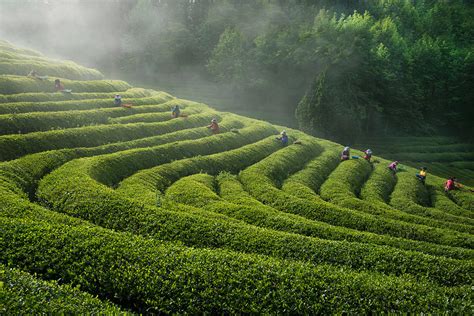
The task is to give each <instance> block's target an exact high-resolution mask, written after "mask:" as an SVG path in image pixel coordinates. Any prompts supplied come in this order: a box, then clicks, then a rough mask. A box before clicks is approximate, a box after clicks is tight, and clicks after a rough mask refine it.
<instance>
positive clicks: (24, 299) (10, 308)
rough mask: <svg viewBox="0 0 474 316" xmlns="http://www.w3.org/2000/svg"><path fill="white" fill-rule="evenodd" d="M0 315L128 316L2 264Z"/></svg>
mask: <svg viewBox="0 0 474 316" xmlns="http://www.w3.org/2000/svg"><path fill="white" fill-rule="evenodd" d="M0 301H1V302H2V304H1V305H0V313H1V314H4V315H22V314H36V315H39V314H114V315H117V314H119V315H128V314H129V313H125V312H122V311H121V310H120V309H119V308H118V307H115V306H113V305H112V304H110V303H107V302H101V301H100V300H99V299H97V298H95V297H93V296H92V295H90V294H88V293H85V292H81V291H80V290H79V289H78V288H73V287H71V286H69V285H58V283H57V282H54V281H43V280H40V279H38V278H36V277H33V276H32V275H30V274H28V273H26V272H21V271H19V270H16V269H11V268H6V267H5V266H3V265H1V264H0Z"/></svg>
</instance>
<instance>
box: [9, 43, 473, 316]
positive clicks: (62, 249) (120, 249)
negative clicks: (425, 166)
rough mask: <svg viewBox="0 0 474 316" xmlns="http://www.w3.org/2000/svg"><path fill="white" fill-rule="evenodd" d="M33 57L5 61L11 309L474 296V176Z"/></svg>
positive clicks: (403, 303)
mask: <svg viewBox="0 0 474 316" xmlns="http://www.w3.org/2000/svg"><path fill="white" fill-rule="evenodd" d="M7 54H8V55H11V56H12V59H15V60H21V61H22V63H25V64H28V65H33V64H34V63H35V62H36V61H37V60H38V58H39V57H41V58H43V57H42V56H41V55H40V54H39V53H35V52H31V51H28V50H26V51H25V50H22V49H20V48H16V47H14V46H12V45H9V44H3V42H2V44H1V45H0V56H3V55H7ZM16 55H21V56H16ZM7 63H8V62H7ZM41 63H42V65H43V64H44V65H45V66H44V68H41V69H42V70H41V75H47V76H51V77H50V78H49V79H48V80H41V79H36V78H26V77H24V76H18V74H19V73H22V71H19V70H18V71H17V70H12V71H10V70H8V69H17V68H16V67H15V65H16V62H13V63H8V64H9V66H8V67H5V68H4V69H6V70H5V71H6V73H3V74H1V75H0V82H1V88H0V91H1V92H0V93H2V95H0V161H1V162H0V231H1V232H2V238H0V268H1V270H2V271H1V274H0V275H1V277H2V279H1V280H0V281H2V282H5V284H7V282H8V286H4V285H3V283H0V294H1V296H0V297H2V299H1V301H2V305H0V311H1V312H2V313H6V314H10V313H21V312H25V311H34V312H36V313H41V312H44V313H48V312H51V311H53V312H55V313H60V312H66V313H67V312H68V311H70V310H71V306H75V305H78V306H82V307H83V308H84V309H87V306H91V308H94V310H96V311H97V313H110V312H114V313H116V312H118V311H119V309H120V310H121V311H124V312H126V311H130V312H138V313H145V314H146V313H242V312H243V313H272V314H274V313H295V314H315V313H320V314H326V313H346V312H347V313H368V312H417V313H420V312H423V313H445V312H453V313H460V314H461V313H463V314H464V313H466V314H468V313H472V312H473V301H472V286H473V285H474V284H473V273H474V261H473V259H474V250H473V246H474V235H473V232H474V197H473V195H472V194H471V193H470V192H468V191H467V190H458V191H455V192H453V193H450V194H449V195H447V194H446V193H444V191H443V182H444V179H442V178H438V177H436V176H431V175H430V176H429V178H428V180H427V183H426V186H424V185H422V184H421V183H420V182H419V181H418V180H417V179H416V178H415V176H414V175H415V173H416V170H415V169H411V168H409V167H406V168H405V169H404V171H403V172H400V173H398V174H397V175H396V176H392V174H391V173H390V172H389V171H388V169H387V165H388V163H389V161H387V160H384V159H382V158H379V157H377V158H376V159H377V160H378V161H379V163H373V164H371V163H369V162H367V161H365V160H363V159H351V160H349V161H345V162H342V163H341V162H339V153H340V151H341V149H342V146H341V145H339V144H336V143H333V142H329V141H326V140H323V139H318V138H315V137H311V136H308V135H306V134H304V133H302V132H300V131H297V130H292V129H286V130H287V132H288V134H289V138H290V139H289V144H288V145H287V146H284V145H282V144H281V142H280V141H277V140H276V139H275V138H276V136H277V135H278V134H279V132H280V131H281V130H282V129H285V128H284V127H281V126H274V125H272V124H269V123H267V122H264V121H258V120H254V119H250V118H246V117H243V116H239V115H235V114H232V113H225V112H218V111H216V110H214V109H212V108H210V107H208V106H206V105H204V104H201V103H197V102H192V101H188V100H182V99H177V98H175V97H173V96H171V95H169V94H167V93H165V92H160V91H153V90H145V89H140V88H133V87H131V86H130V85H128V84H127V83H125V82H122V81H112V80H107V81H106V80H100V81H94V80H93V81H90V80H89V79H91V78H88V77H81V78H77V77H75V73H74V72H71V73H67V72H65V73H64V78H61V80H62V82H63V83H64V84H65V88H66V89H72V93H61V92H56V93H53V92H52V91H54V87H53V86H54V83H53V81H54V79H56V77H53V76H56V73H55V72H54V71H55V69H56V64H55V63H54V62H50V61H49V60H48V59H46V58H44V59H41ZM48 67H51V68H48ZM38 69H39V68H38ZM49 69H51V70H49ZM49 71H51V72H49ZM91 72H93V73H95V71H93V70H91ZM50 80H51V81H50ZM116 93H120V94H121V95H122V98H123V101H122V102H123V103H125V104H132V105H133V106H132V107H131V108H125V107H117V106H115V105H114V100H113V96H114V94H116ZM175 105H179V106H180V107H181V109H182V113H184V114H185V115H184V116H182V117H179V118H175V119H174V118H172V117H171V115H170V109H171V108H172V107H174V106H175ZM213 118H216V119H217V120H218V122H219V125H220V133H219V134H215V135H214V134H212V133H211V131H210V130H209V129H208V128H206V127H207V126H208V124H209V122H210V121H211V119H213ZM296 140H298V141H297V142H296ZM353 154H354V155H357V154H359V155H360V154H361V153H360V152H355V153H353ZM466 189H467V188H466ZM11 268H13V269H14V270H7V269H11ZM19 270H20V271H23V272H20V271H19ZM3 271H7V272H8V273H6V274H5V273H4V272H3ZM12 271H13V272H12ZM9 280H14V281H9ZM15 280H16V281H15ZM51 280H57V281H58V282H59V283H60V284H59V285H58V284H57V283H55V282H53V283H47V282H51ZM42 282H44V283H42ZM70 286H73V287H76V286H77V287H78V288H75V289H74V291H73V290H72V289H71V288H70ZM38 287H41V289H44V291H45V292H47V293H49V294H47V293H45V294H44V295H45V296H44V297H45V299H44V301H43V302H42V303H38V301H41V296H42V294H41V292H39V293H38V291H35V290H34V289H36V288H38ZM47 287H51V288H53V289H52V290H47ZM23 289H25V290H23ZM32 292H33V293H35V294H34V296H32V294H31V293H32ZM53 292H54V293H59V294H57V295H58V296H59V297H62V299H61V300H59V301H58V300H54V299H48V298H47V295H51V293H53ZM91 295H92V296H97V297H98V299H97V298H93V297H92V296H91ZM18 297H20V298H22V299H23V300H24V302H25V303H24V304H23V305H19V304H16V303H14V302H17V301H18V300H17V298H18ZM99 299H100V300H99ZM78 310H80V309H78Z"/></svg>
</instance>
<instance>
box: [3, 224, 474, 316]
mask: <svg viewBox="0 0 474 316" xmlns="http://www.w3.org/2000/svg"><path fill="white" fill-rule="evenodd" d="M0 225H1V228H2V231H3V232H4V235H3V238H2V240H1V242H0V249H2V253H3V254H4V256H3V258H4V260H8V261H10V262H15V263H16V265H18V266H19V267H22V268H23V269H28V270H34V271H37V272H41V273H44V274H45V275H46V276H47V277H49V278H61V279H63V280H67V281H70V282H72V283H75V284H80V285H81V288H82V289H84V290H87V291H89V292H92V293H97V294H105V295H107V293H113V298H114V300H115V301H117V302H119V303H121V304H124V305H126V304H130V305H132V306H133V308H134V309H135V310H137V311H142V312H145V311H147V312H150V311H154V312H157V313H158V312H165V313H174V312H176V313H178V312H181V313H183V312H188V313H198V312H203V311H208V312H213V311H223V312H274V311H279V310H282V309H283V308H285V309H287V310H288V311H291V312H295V313H305V312H307V313H315V312H316V313H318V312H331V311H333V312H334V311H342V310H343V309H344V310H346V311H352V312H363V311H368V310H372V311H375V310H379V311H383V310H392V311H424V310H430V311H438V310H439V311H442V310H448V309H449V310H455V311H459V312H463V311H466V308H468V307H467V306H466V304H465V302H463V299H462V297H463V294H462V293H463V291H465V290H466V289H465V288H453V289H447V288H443V287H439V286H435V285H433V284H430V283H426V282H420V283H418V282H414V280H412V279H410V278H395V277H389V276H382V275H379V274H374V273H370V274H368V273H355V272H352V271H348V270H341V269H336V268H334V267H330V266H325V265H321V266H318V267H315V266H313V265H310V264H304V263H299V262H293V261H280V260H276V259H272V258H268V257H259V256H251V255H245V254H239V253H234V252H229V251H222V250H206V249H199V250H197V249H192V248H185V247H183V246H177V245H174V244H170V243H164V242H160V241H154V240H149V239H144V238H141V237H137V236H133V235H130V234H120V233H116V232H113V231H110V230H105V229H101V228H98V227H81V226H77V227H70V226H65V225H58V224H46V223H44V222H33V221H29V220H18V219H5V218H1V219H0ZM58 236H60V238H58ZM31 247H32V248H33V249H34V251H31ZM27 249H30V250H29V251H28V252H29V255H28V256H23V255H21V254H22V253H24V252H25V251H27ZM66 254H67V255H66ZM111 260H113V261H112V264H111ZM46 263H47V264H46ZM183 276H186V277H183ZM223 284H226V286H222V285H223ZM382 284H383V286H382ZM361 289H363V293H365V295H361V294H359V293H361V292H360V290H361ZM270 291H271V292H272V293H273V294H272V295H271V296H269V295H268V293H269V292H270ZM321 291H325V293H326V294H325V296H324V297H321V295H320V293H321ZM290 293H291V294H290ZM107 296H112V295H110V294H109V295H107ZM367 297H369V298H370V299H369V298H367ZM448 297H449V298H450V299H448Z"/></svg>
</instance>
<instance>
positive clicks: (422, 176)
mask: <svg viewBox="0 0 474 316" xmlns="http://www.w3.org/2000/svg"><path fill="white" fill-rule="evenodd" d="M426 170H427V168H426V167H422V168H421V170H420V173H418V174H417V175H416V177H417V178H418V179H419V180H420V181H421V183H423V184H425V180H426Z"/></svg>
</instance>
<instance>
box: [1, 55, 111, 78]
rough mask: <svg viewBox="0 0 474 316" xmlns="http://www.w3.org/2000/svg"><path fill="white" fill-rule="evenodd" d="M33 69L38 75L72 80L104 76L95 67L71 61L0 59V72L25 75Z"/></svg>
mask: <svg viewBox="0 0 474 316" xmlns="http://www.w3.org/2000/svg"><path fill="white" fill-rule="evenodd" d="M31 70H35V71H36V73H37V74H38V76H49V77H59V78H66V79H72V80H100V79H103V78H104V75H102V74H101V73H100V72H99V71H97V70H95V69H90V68H85V67H81V66H79V65H77V64H75V63H73V62H66V63H61V64H54V63H44V62H38V61H25V60H13V59H8V60H3V59H0V74H2V75H17V76H26V75H27V74H28V73H29V72H30V71H31Z"/></svg>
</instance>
